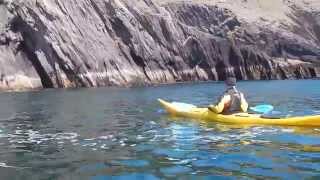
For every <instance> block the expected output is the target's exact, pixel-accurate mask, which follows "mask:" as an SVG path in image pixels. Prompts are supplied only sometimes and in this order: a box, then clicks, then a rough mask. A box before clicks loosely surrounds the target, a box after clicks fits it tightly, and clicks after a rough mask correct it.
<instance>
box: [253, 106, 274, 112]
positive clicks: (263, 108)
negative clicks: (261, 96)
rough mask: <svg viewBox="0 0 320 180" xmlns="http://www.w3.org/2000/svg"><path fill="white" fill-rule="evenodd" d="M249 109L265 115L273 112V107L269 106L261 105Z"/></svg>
mask: <svg viewBox="0 0 320 180" xmlns="http://www.w3.org/2000/svg"><path fill="white" fill-rule="evenodd" d="M250 109H251V110H252V111H254V112H256V113H262V114H266V113H268V112H271V111H272V110H273V106H272V105H269V104H261V105H257V106H254V107H250Z"/></svg>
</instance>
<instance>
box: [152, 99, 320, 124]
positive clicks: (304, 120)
mask: <svg viewBox="0 0 320 180" xmlns="http://www.w3.org/2000/svg"><path fill="white" fill-rule="evenodd" d="M158 101H159V103H160V104H161V106H162V107H163V108H164V109H165V110H166V111H167V112H168V114H170V115H172V116H177V117H187V118H194V119H202V120H206V121H213V122H221V123H230V124H256V125H282V126H320V115H311V116H297V117H283V118H267V117H262V116H261V114H250V113H236V114H231V115H223V114H216V113H214V112H212V111H210V110H209V109H208V108H199V107H196V106H195V107H192V108H189V109H188V110H187V111H182V110H181V109H179V107H178V106H177V105H175V104H173V103H170V102H167V101H165V100H163V99H158Z"/></svg>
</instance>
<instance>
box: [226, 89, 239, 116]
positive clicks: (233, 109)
mask: <svg viewBox="0 0 320 180" xmlns="http://www.w3.org/2000/svg"><path fill="white" fill-rule="evenodd" d="M226 95H230V97H231V99H230V101H229V102H226V103H225V105H224V109H223V111H222V114H233V113H238V112H242V110H241V92H239V91H238V90H237V89H236V88H230V89H228V90H227V91H226V92H225V96H226Z"/></svg>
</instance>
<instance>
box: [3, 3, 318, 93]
mask: <svg viewBox="0 0 320 180" xmlns="http://www.w3.org/2000/svg"><path fill="white" fill-rule="evenodd" d="M232 2H233V1H231V0H225V1H216V0H215V1H208V2H206V1H203V2H201V3H199V2H198V1H194V2H193V1H186V0H181V1H171V0H165V1H160V0H159V2H158V1H156V0H141V1H137V0H134V1H132V0H77V1H64V0H56V1H51V0H28V1H23V0H11V1H9V0H2V1H0V65H1V66H0V89H14V90H18V89H35V88H52V87H54V88H64V87H97V86H113V85H118V86H131V85H147V84H157V83H174V82H179V81H198V80H222V79H224V78H225V76H226V73H232V74H234V75H236V77H237V78H238V79H241V80H247V79H296V78H315V77H320V61H319V59H320V8H315V7H318V6H313V5H316V4H317V3H318V2H316V1H314V0H305V1H304V2H305V3H301V2H299V3H292V2H290V1H288V2H287V1H283V2H282V1H281V4H280V5H281V6H280V5H277V7H278V8H280V9H278V11H277V9H272V10H273V11H266V9H263V8H269V10H270V9H271V8H272V7H269V6H270V4H259V2H260V1H256V0H247V1H242V0H236V1H234V2H235V3H232ZM271 5H272V4H271ZM265 11H266V12H269V13H271V15H270V14H266V12H265Z"/></svg>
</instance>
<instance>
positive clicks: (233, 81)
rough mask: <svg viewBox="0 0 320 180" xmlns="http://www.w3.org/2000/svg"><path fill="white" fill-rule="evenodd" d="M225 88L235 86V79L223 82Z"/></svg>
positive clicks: (230, 78)
mask: <svg viewBox="0 0 320 180" xmlns="http://www.w3.org/2000/svg"><path fill="white" fill-rule="evenodd" d="M224 82H225V84H226V86H227V87H233V86H236V84H237V79H236V78H235V77H232V76H230V77H227V79H226V80H225V81H224Z"/></svg>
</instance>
